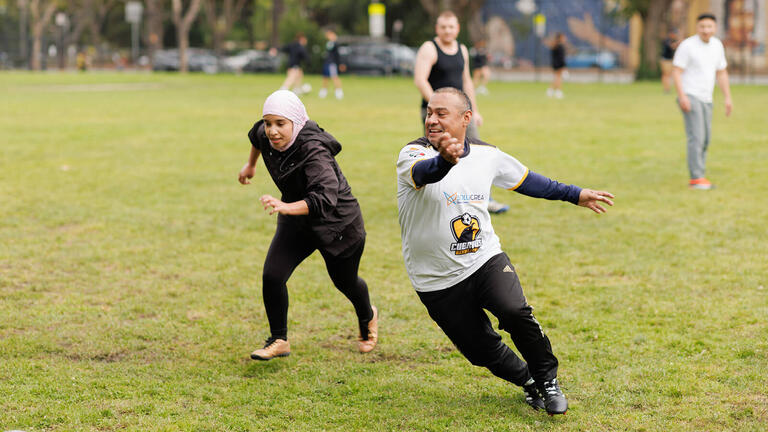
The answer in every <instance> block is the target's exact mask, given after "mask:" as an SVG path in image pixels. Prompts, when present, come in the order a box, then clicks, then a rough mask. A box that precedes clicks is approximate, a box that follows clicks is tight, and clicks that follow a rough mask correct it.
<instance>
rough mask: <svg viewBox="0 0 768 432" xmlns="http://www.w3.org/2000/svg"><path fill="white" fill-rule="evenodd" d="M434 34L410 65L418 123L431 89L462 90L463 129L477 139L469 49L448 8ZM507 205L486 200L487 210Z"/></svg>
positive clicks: (423, 116)
mask: <svg viewBox="0 0 768 432" xmlns="http://www.w3.org/2000/svg"><path fill="white" fill-rule="evenodd" d="M435 33H437V37H435V38H434V39H432V40H428V41H426V42H424V43H423V44H422V45H421V48H419V52H418V53H416V65H415V66H414V69H413V82H414V84H416V88H418V89H419V92H420V93H421V99H422V100H421V124H422V126H424V120H425V119H426V118H427V101H428V100H429V99H430V98H431V97H432V93H434V92H435V90H437V89H439V88H442V87H453V88H457V89H459V90H462V91H464V93H466V94H467V96H468V97H469V100H470V102H472V123H470V125H469V128H468V129H467V138H468V139H469V140H470V141H473V140H478V139H479V137H478V134H477V126H482V125H483V117H482V116H481V115H480V109H479V108H478V106H477V101H476V100H475V85H474V84H473V82H472V76H471V75H470V74H469V51H468V50H467V47H465V46H464V45H461V44H460V43H459V42H458V41H457V40H456V37H458V35H459V19H458V17H456V14H454V13H453V12H451V11H445V12H443V13H441V14H440V16H438V17H437V23H436V24H435ZM507 210H509V206H508V205H505V204H501V203H499V202H497V201H494V200H490V202H489V204H488V211H489V212H491V213H503V212H505V211H507Z"/></svg>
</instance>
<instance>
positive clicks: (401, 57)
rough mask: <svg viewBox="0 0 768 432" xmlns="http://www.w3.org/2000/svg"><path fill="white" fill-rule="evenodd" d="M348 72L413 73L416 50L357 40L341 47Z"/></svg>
mask: <svg viewBox="0 0 768 432" xmlns="http://www.w3.org/2000/svg"><path fill="white" fill-rule="evenodd" d="M339 55H340V57H341V62H342V63H343V64H345V65H346V66H347V72H349V73H358V74H371V75H392V74H401V75H412V74H413V65H414V63H415V61H416V52H415V51H414V50H413V49H412V48H410V47H407V46H405V45H400V44H396V43H382V42H357V43H350V44H347V45H341V46H340V47H339Z"/></svg>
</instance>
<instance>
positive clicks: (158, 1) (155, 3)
mask: <svg viewBox="0 0 768 432" xmlns="http://www.w3.org/2000/svg"><path fill="white" fill-rule="evenodd" d="M163 3H164V1H163V0H145V4H146V6H147V9H146V20H145V23H146V24H145V26H144V30H145V32H144V46H146V47H147V56H148V57H149V61H150V62H151V63H154V61H155V52H156V51H157V50H159V49H162V48H163V18H164V16H163V15H164V14H163Z"/></svg>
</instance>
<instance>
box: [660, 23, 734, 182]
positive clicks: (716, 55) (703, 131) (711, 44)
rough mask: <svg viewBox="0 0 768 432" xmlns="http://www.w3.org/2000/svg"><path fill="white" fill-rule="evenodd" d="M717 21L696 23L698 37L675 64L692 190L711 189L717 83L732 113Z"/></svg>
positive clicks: (685, 46)
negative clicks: (708, 174)
mask: <svg viewBox="0 0 768 432" xmlns="http://www.w3.org/2000/svg"><path fill="white" fill-rule="evenodd" d="M716 31H717V21H716V20H715V16H714V15H712V14H709V13H705V14H701V15H699V17H698V18H697V21H696V34H695V35H693V36H691V37H689V38H687V39H685V40H684V41H682V42H681V43H680V45H679V46H678V47H677V51H676V52H675V57H674V60H673V62H672V64H673V69H672V76H673V78H674V81H675V87H676V88H677V102H678V105H680V110H681V111H682V112H683V119H684V121H685V134H686V136H687V145H686V147H687V152H688V171H689V174H690V181H689V182H688V186H689V187H690V188H691V189H703V190H708V189H712V188H714V187H715V186H714V185H713V184H712V183H711V182H710V181H709V180H707V178H706V177H705V171H706V161H707V149H708V148H709V142H710V137H711V135H712V92H713V90H714V88H715V81H717V84H718V85H719V86H720V90H722V92H723V96H724V97H725V115H726V116H730V115H731V110H732V109H733V102H732V101H731V87H730V84H729V82H728V71H727V70H726V67H727V66H728V63H727V61H726V60H725V48H723V43H722V42H720V39H718V38H717V37H716V36H715V32H716Z"/></svg>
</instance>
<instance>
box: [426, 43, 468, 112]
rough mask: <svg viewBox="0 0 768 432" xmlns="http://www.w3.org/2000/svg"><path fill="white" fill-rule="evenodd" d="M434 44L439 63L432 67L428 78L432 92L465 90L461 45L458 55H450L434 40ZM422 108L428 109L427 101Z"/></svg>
mask: <svg viewBox="0 0 768 432" xmlns="http://www.w3.org/2000/svg"><path fill="white" fill-rule="evenodd" d="M432 43H433V44H435V49H436V50H437V61H436V62H435V64H434V65H432V70H431V71H430V72H429V78H427V81H429V85H430V86H432V90H437V89H439V88H442V87H453V88H457V89H459V90H464V79H463V76H464V75H463V74H464V54H463V53H462V51H461V44H459V49H458V50H457V51H456V54H454V55H448V54H446V53H444V52H443V50H441V49H440V47H439V46H438V45H437V42H435V40H434V39H432ZM421 106H422V107H426V106H427V101H425V100H422V101H421Z"/></svg>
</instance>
